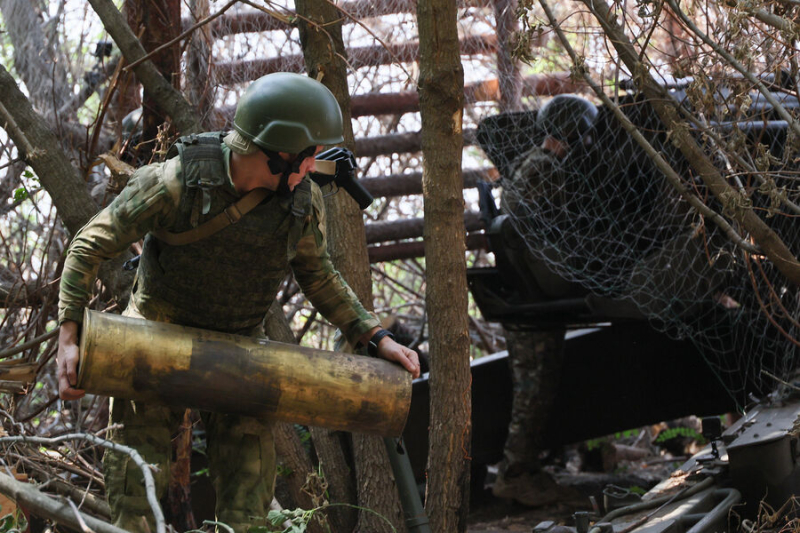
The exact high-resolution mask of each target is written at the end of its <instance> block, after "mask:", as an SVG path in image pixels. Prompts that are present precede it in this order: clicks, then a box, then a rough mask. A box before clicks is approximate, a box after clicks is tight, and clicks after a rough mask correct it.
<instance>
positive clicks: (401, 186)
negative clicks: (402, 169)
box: [358, 167, 499, 198]
mask: <svg viewBox="0 0 800 533" xmlns="http://www.w3.org/2000/svg"><path fill="white" fill-rule="evenodd" d="M462 175H463V177H464V188H465V189H471V188H474V187H477V186H478V185H477V183H478V181H495V180H496V179H497V178H498V177H499V174H498V172H497V169H496V168H494V167H487V168H468V169H464V171H463V173H462ZM358 181H359V183H361V185H363V186H364V188H365V189H367V190H368V191H369V193H370V194H371V195H372V196H374V197H375V198H395V197H398V196H408V195H410V194H422V172H411V173H409V174H392V175H389V176H380V177H373V178H361V179H360V180H358Z"/></svg>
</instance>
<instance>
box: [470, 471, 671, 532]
mask: <svg viewBox="0 0 800 533" xmlns="http://www.w3.org/2000/svg"><path fill="white" fill-rule="evenodd" d="M676 465H677V463H674V464H664V463H658V464H656V465H651V466H648V465H647V464H646V463H637V464H633V463H629V464H627V465H626V467H625V468H624V469H620V470H619V471H617V472H616V473H601V472H570V471H569V470H568V469H567V468H548V469H547V470H548V471H549V472H550V473H551V474H552V475H553V477H554V478H555V479H556V481H557V482H558V484H559V485H560V486H561V488H562V492H563V497H562V499H560V500H559V501H558V502H556V503H554V504H552V505H548V506H545V507H541V508H529V507H525V506H523V505H521V504H518V503H515V502H513V501H508V500H502V499H498V498H495V497H494V496H493V495H492V492H491V484H492V482H493V480H494V474H495V473H496V470H495V469H493V468H490V469H489V474H488V476H487V480H486V485H485V487H484V488H483V490H482V491H479V492H478V493H475V494H473V498H472V502H471V505H470V514H469V521H468V524H469V525H468V530H467V531H468V532H469V533H502V532H511V531H527V532H530V531H532V530H533V528H534V527H535V526H536V525H537V524H539V523H540V522H544V521H553V522H555V523H556V524H559V525H565V526H574V525H575V524H574V519H573V515H574V513H575V512H577V511H588V512H598V513H599V509H597V508H596V505H597V504H599V505H602V501H603V489H604V488H605V487H606V486H608V485H615V486H618V487H624V488H629V487H637V488H641V489H644V490H649V489H650V488H652V487H653V486H655V485H656V484H657V483H658V482H659V481H661V480H662V479H664V478H666V477H668V476H669V474H670V472H671V471H672V469H673V468H674V467H675V466H676ZM593 500H594V502H597V504H595V503H593Z"/></svg>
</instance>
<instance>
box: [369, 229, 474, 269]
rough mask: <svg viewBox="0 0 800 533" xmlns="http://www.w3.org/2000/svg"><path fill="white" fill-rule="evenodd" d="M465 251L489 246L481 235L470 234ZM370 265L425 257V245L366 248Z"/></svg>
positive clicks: (415, 242) (418, 242)
mask: <svg viewBox="0 0 800 533" xmlns="http://www.w3.org/2000/svg"><path fill="white" fill-rule="evenodd" d="M466 245H467V250H488V249H489V244H488V242H487V241H486V235H485V234H483V233H470V234H468V235H467V236H466ZM367 252H368V253H369V262H370V263H381V262H383V261H396V260H398V259H411V258H412V257H425V243H424V242H422V241H412V242H401V243H399V244H387V245H384V246H369V247H367Z"/></svg>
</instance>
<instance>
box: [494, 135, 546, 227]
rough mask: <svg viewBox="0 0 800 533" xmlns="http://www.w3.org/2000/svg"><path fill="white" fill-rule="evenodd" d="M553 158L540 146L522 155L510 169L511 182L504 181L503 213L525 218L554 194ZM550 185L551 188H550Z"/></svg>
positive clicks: (501, 201)
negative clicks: (539, 200)
mask: <svg viewBox="0 0 800 533" xmlns="http://www.w3.org/2000/svg"><path fill="white" fill-rule="evenodd" d="M553 173H554V159H553V157H552V156H551V155H550V154H548V153H547V152H545V151H544V150H542V149H541V148H540V147H538V146H534V147H533V148H532V149H530V150H529V151H528V152H526V153H524V154H522V155H520V156H519V157H518V158H517V159H516V160H515V161H514V162H513V163H512V165H511V172H510V176H509V178H506V179H504V180H503V195H502V197H501V200H500V208H501V210H502V211H503V212H504V213H508V214H513V215H517V216H525V215H526V214H527V213H526V211H527V210H530V209H532V208H534V207H535V205H536V202H537V199H538V198H541V197H542V196H544V195H547V194H550V193H552V191H551V190H549V188H552V187H553V185H554V184H552V183H550V178H551V177H552V175H553ZM548 184H549V185H550V187H549V188H548Z"/></svg>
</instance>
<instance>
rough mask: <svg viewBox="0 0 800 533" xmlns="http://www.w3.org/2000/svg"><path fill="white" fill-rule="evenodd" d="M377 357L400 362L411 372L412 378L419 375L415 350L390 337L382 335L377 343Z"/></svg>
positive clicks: (417, 357)
mask: <svg viewBox="0 0 800 533" xmlns="http://www.w3.org/2000/svg"><path fill="white" fill-rule="evenodd" d="M378 357H381V358H383V359H386V360H387V361H394V362H396V363H400V364H401V365H402V366H403V368H405V369H406V370H408V371H409V372H411V376H412V377H413V378H414V379H416V378H418V377H419V373H420V366H419V356H418V355H417V352H415V351H414V350H412V349H411V348H406V347H405V346H403V345H402V344H399V343H397V342H395V341H394V339H392V338H390V337H384V338H382V339H381V340H380V342H379V343H378Z"/></svg>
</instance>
